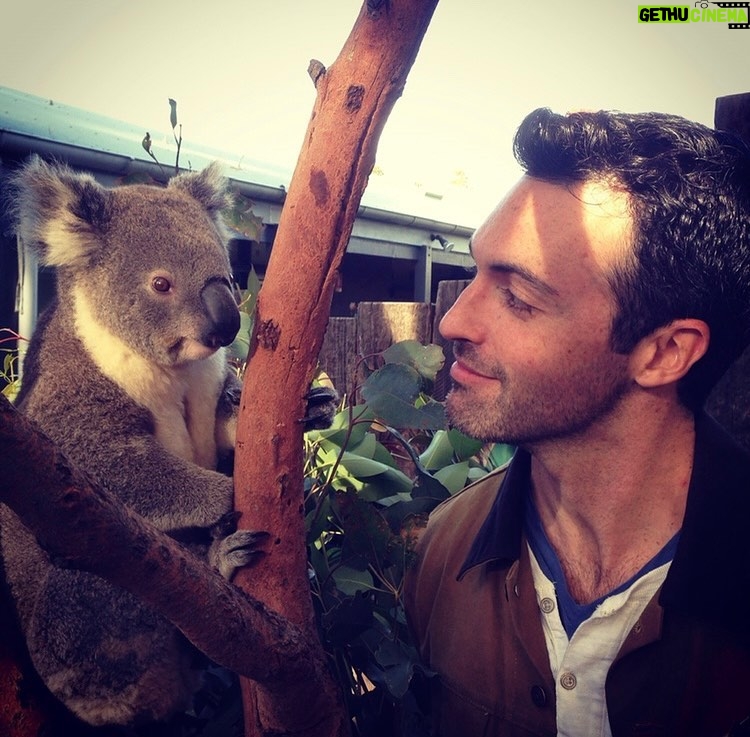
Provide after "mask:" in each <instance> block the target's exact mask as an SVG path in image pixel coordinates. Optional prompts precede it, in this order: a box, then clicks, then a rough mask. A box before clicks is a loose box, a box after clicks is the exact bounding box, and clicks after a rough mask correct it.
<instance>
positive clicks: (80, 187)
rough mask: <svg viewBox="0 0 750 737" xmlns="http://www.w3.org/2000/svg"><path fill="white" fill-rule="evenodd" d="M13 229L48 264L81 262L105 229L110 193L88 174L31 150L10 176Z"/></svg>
mask: <svg viewBox="0 0 750 737" xmlns="http://www.w3.org/2000/svg"><path fill="white" fill-rule="evenodd" d="M11 187H13V189H14V190H15V197H14V200H15V203H16V204H15V208H14V216H15V221H16V232H17V233H18V234H19V235H20V236H21V238H22V240H23V241H24V243H25V244H26V246H27V247H30V248H32V249H33V250H34V251H35V252H36V253H37V254H38V256H39V259H40V261H41V262H42V263H43V264H45V265H47V266H76V265H82V264H83V263H85V262H86V261H87V260H88V259H89V257H90V256H91V254H92V253H93V252H95V251H96V249H97V248H99V244H100V239H99V236H100V235H101V234H102V233H104V232H105V231H106V229H107V224H108V222H109V210H110V206H109V203H110V193H109V191H108V190H106V189H105V188H104V187H102V186H101V185H99V184H98V183H97V182H96V180H95V179H94V178H93V177H91V176H89V175H88V174H79V173H77V172H74V171H73V170H71V169H70V168H69V167H67V166H65V165H64V164H54V165H53V164H47V163H45V162H44V161H42V159H40V158H39V157H38V156H34V157H32V158H31V159H29V161H28V162H27V163H26V164H25V165H24V166H23V167H21V168H20V169H19V170H18V172H16V174H15V175H14V176H13V177H12V180H11Z"/></svg>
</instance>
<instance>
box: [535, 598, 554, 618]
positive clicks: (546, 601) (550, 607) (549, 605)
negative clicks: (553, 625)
mask: <svg viewBox="0 0 750 737" xmlns="http://www.w3.org/2000/svg"><path fill="white" fill-rule="evenodd" d="M539 608H540V609H541V610H542V611H543V612H544V613H545V614H549V613H550V612H554V611H555V602H554V600H553V599H550V598H549V597H548V596H545V597H544V598H543V599H542V600H541V601H540V602H539Z"/></svg>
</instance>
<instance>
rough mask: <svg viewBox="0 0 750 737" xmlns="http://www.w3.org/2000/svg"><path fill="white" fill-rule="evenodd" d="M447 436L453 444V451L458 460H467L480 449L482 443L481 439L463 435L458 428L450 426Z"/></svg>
mask: <svg viewBox="0 0 750 737" xmlns="http://www.w3.org/2000/svg"><path fill="white" fill-rule="evenodd" d="M448 438H449V439H450V443H451V445H452V446H453V451H454V453H455V455H456V458H457V459H458V460H459V461H467V460H468V459H469V458H471V457H472V456H475V455H476V454H477V453H479V451H480V450H482V447H483V446H484V443H483V442H482V441H481V440H476V439H475V438H470V437H469V436H468V435H464V434H463V433H462V432H461V431H460V430H456V429H455V428H451V429H450V430H448Z"/></svg>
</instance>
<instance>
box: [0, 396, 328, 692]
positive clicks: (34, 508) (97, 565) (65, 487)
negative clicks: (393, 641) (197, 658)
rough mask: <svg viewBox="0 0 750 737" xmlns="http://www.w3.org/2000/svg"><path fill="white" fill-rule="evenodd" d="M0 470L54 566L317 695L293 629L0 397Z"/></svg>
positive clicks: (235, 660)
mask: <svg viewBox="0 0 750 737" xmlns="http://www.w3.org/2000/svg"><path fill="white" fill-rule="evenodd" d="M0 467H1V468H2V469H3V471H2V475H3V482H2V484H1V485H0V501H2V502H3V503H4V504H6V505H7V506H8V507H10V508H11V509H12V510H13V511H14V512H15V513H16V514H17V515H18V516H19V518H20V519H21V521H22V522H23V523H24V524H25V525H26V526H27V527H28V528H29V529H30V530H31V531H32V532H33V533H34V535H35V536H36V537H37V539H38V540H39V543H40V545H41V546H42V547H43V548H44V550H45V551H46V552H47V553H48V554H49V555H50V556H53V557H54V558H55V559H56V563H58V564H61V565H65V566H69V567H71V568H76V569H80V570H85V571H89V572H91V573H94V574H97V575H99V576H102V577H103V578H106V579H107V580H109V581H111V582H112V583H115V584H117V585H118V586H121V587H122V588H124V589H127V590H128V591H130V592H131V593H133V594H134V595H136V596H137V597H139V598H140V599H142V600H143V601H144V602H146V603H147V604H149V605H150V606H151V607H152V608H153V609H154V610H155V611H157V612H159V613H160V614H161V615H163V616H164V617H166V618H167V619H169V620H170V621H171V622H173V623H174V624H175V625H176V626H177V627H178V628H179V629H180V630H181V631H182V632H183V633H184V634H185V636H186V637H187V638H188V639H189V640H190V641H191V642H192V643H193V644H194V645H195V646H196V647H198V648H199V649H200V650H202V651H203V652H204V653H206V654H207V655H208V656H209V657H210V658H212V659H213V660H214V661H216V662H217V663H219V664H221V665H223V666H225V667H227V668H230V669H232V670H234V671H236V672H237V673H240V674H241V675H243V676H246V677H248V678H253V679H256V680H257V681H259V682H262V683H263V684H264V685H265V687H266V688H268V689H269V690H270V691H271V692H275V691H276V690H280V689H281V690H286V689H288V688H290V684H293V685H292V688H294V689H295V690H296V689H298V690H297V693H298V696H299V698H307V699H310V703H314V702H315V701H316V700H317V698H318V696H317V691H316V689H315V687H314V683H315V682H316V681H317V680H319V679H320V673H321V671H322V670H323V669H324V668H325V664H324V662H323V661H322V659H321V658H320V656H319V655H318V654H317V653H316V651H315V649H314V648H312V647H311V644H310V642H309V640H308V638H307V637H306V635H305V634H304V633H303V632H301V630H300V629H299V628H298V627H296V626H295V625H293V624H291V623H290V622H288V621H287V620H286V619H285V618H284V617H282V616H280V615H279V614H277V613H276V612H274V611H272V610H271V609H270V608H269V607H267V606H266V605H265V604H263V603H261V602H259V601H257V600H256V599H253V598H252V597H251V596H249V595H248V594H246V593H244V592H243V591H241V590H240V589H239V588H237V587H236V586H234V585H233V584H231V583H229V582H228V581H226V580H224V579H223V578H222V577H221V576H220V575H219V574H218V573H217V572H216V571H214V570H213V569H211V568H209V567H208V566H207V565H206V564H205V563H204V562H203V561H202V560H200V559H199V558H197V557H196V556H194V555H192V554H191V553H190V552H189V551H187V550H186V549H184V548H183V547H182V546H180V545H179V544H178V543H177V542H175V541H174V540H173V539H172V538H170V537H168V536H167V535H165V534H164V533H162V532H160V531H159V530H157V529H156V528H155V527H153V526H152V525H150V524H149V523H148V522H147V521H146V520H144V519H143V518H142V517H140V516H138V515H136V514H135V513H133V512H132V511H130V510H129V509H127V508H126V507H125V506H123V505H122V503H121V502H120V501H119V500H118V499H117V498H116V497H114V496H113V495H111V494H109V493H107V492H105V491H103V490H101V489H98V488H96V487H95V486H94V485H93V484H92V483H91V481H90V480H89V479H88V478H87V477H86V476H85V475H84V474H82V473H81V472H79V471H78V470H77V469H76V468H74V467H73V466H72V465H71V464H70V463H69V462H68V460H67V459H66V458H65V457H64V455H63V454H62V453H61V452H60V450H59V449H58V448H57V447H56V446H55V445H54V443H52V441H51V440H49V439H48V438H47V437H46V436H45V435H44V434H43V433H42V432H41V431H39V430H38V429H37V428H36V426H35V425H34V424H33V423H32V421H31V420H29V419H28V418H26V417H25V416H23V415H22V414H21V413H19V412H18V411H17V410H16V409H15V408H14V407H13V406H12V405H11V404H10V403H9V402H8V400H7V399H5V398H4V397H2V396H1V395H0ZM115 541H116V543H115ZM123 551H126V552H125V554H123ZM217 624H219V626H217Z"/></svg>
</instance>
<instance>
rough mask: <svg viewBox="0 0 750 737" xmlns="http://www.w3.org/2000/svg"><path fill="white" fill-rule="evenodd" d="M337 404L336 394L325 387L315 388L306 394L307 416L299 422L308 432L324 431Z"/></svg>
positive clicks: (334, 413)
mask: <svg viewBox="0 0 750 737" xmlns="http://www.w3.org/2000/svg"><path fill="white" fill-rule="evenodd" d="M338 404H339V395H338V392H337V391H336V390H335V389H333V388H331V387H327V386H316V387H313V388H312V389H310V391H309V392H308V393H307V414H306V415H305V416H304V417H303V418H302V419H301V420H300V422H302V423H303V424H304V426H305V432H307V431H308V430H325V429H326V428H327V427H330V426H331V423H332V422H333V418H334V417H335V415H336V411H337V410H338Z"/></svg>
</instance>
